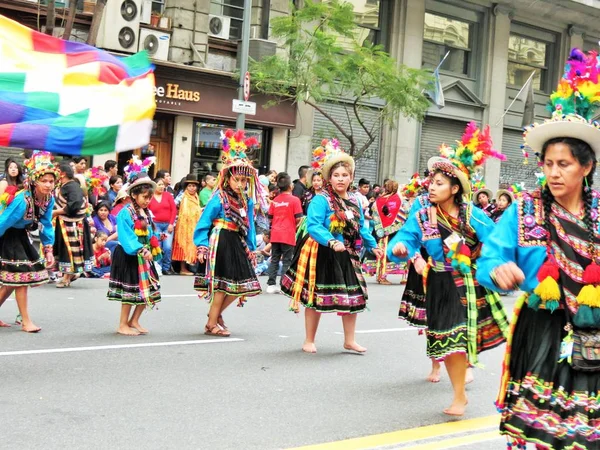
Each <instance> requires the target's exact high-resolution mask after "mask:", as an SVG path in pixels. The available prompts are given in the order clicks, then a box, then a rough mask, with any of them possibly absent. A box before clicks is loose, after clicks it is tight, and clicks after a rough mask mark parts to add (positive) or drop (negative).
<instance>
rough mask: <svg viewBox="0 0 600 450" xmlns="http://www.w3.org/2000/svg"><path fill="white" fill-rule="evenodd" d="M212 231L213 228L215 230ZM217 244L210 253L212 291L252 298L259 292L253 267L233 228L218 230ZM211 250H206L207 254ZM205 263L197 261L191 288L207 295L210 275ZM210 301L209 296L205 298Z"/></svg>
mask: <svg viewBox="0 0 600 450" xmlns="http://www.w3.org/2000/svg"><path fill="white" fill-rule="evenodd" d="M215 232H216V231H215ZM218 233H219V236H218V243H217V248H216V254H215V255H214V258H213V259H214V261H213V264H214V270H213V274H214V275H213V280H212V289H213V292H224V293H225V294H227V295H232V296H234V297H252V296H255V295H258V294H260V293H261V292H262V289H261V287H260V282H259V281H258V278H257V277H256V273H255V271H254V267H252V263H251V262H250V260H249V259H248V255H246V250H245V249H244V246H243V244H242V241H241V240H240V237H239V233H238V232H237V231H231V230H226V229H220V230H218ZM213 250H214V249H209V254H210V253H211V252H212V251H213ZM208 266H209V265H208V264H207V263H206V262H204V263H203V264H199V267H198V271H197V273H196V278H195V279H194V289H195V290H196V291H198V292H202V293H205V294H208V293H209V291H210V281H211V280H210V274H209V273H207V268H208ZM207 300H212V298H207Z"/></svg>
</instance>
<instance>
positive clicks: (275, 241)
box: [267, 172, 303, 294]
mask: <svg viewBox="0 0 600 450" xmlns="http://www.w3.org/2000/svg"><path fill="white" fill-rule="evenodd" d="M277 187H278V188H279V192H281V194H279V195H278V196H277V197H275V199H274V200H273V202H271V205H270V207H269V220H270V221H271V263H270V265H269V279H268V281H267V294H275V293H277V292H279V288H277V286H275V284H276V281H277V272H278V271H279V262H280V261H281V263H282V264H283V273H285V272H287V270H288V268H289V267H290V264H291V263H292V257H293V256H294V247H295V246H296V227H297V225H298V224H299V223H300V220H301V219H302V215H303V214H302V204H301V203H300V200H299V199H298V198H297V197H294V196H293V195H292V179H291V178H290V176H289V175H288V174H287V173H285V172H281V173H280V174H278V175H277Z"/></svg>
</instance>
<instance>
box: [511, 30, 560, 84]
mask: <svg viewBox="0 0 600 450" xmlns="http://www.w3.org/2000/svg"><path fill="white" fill-rule="evenodd" d="M552 47H553V45H552V43H551V42H547V41H543V40H541V39H536V38H533V37H530V36H526V35H524V34H521V33H514V32H511V34H510V37H509V39H508V72H507V74H506V83H507V84H508V85H510V86H514V87H518V88H520V87H521V86H523V85H524V84H525V82H526V81H527V79H528V78H529V77H530V76H531V74H532V73H533V72H535V74H534V75H533V88H534V89H535V90H537V91H542V92H548V89H549V86H550V82H549V81H550V73H549V72H550V71H549V67H551V65H552V62H551V60H552Z"/></svg>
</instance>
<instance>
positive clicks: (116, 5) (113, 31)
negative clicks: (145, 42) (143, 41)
mask: <svg viewBox="0 0 600 450" xmlns="http://www.w3.org/2000/svg"><path fill="white" fill-rule="evenodd" d="M141 13H142V0H111V1H109V2H107V4H106V6H105V8H104V13H103V15H102V22H101V23H100V29H99V30H98V38H97V39H96V46H97V47H101V48H105V49H107V50H116V51H118V52H126V53H135V52H137V51H138V37H139V32H140V19H141Z"/></svg>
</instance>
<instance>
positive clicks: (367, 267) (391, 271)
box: [362, 233, 407, 280]
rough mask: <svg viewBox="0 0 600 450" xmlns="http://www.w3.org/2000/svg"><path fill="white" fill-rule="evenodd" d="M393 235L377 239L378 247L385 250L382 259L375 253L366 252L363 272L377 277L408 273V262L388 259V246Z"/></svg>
mask: <svg viewBox="0 0 600 450" xmlns="http://www.w3.org/2000/svg"><path fill="white" fill-rule="evenodd" d="M395 234H396V233H394V234H392V235H391V236H386V237H384V238H381V239H378V240H377V247H378V248H380V249H381V250H382V251H383V254H384V257H383V258H382V259H380V260H378V259H377V258H375V255H374V254H373V253H371V252H367V253H365V256H364V257H363V266H362V267H363V272H364V273H365V274H367V275H369V276H375V275H376V276H377V279H378V280H379V279H381V278H385V277H387V276H388V275H406V270H407V269H406V263H405V262H401V263H395V262H392V261H389V260H388V259H387V256H385V255H387V248H388V243H389V241H390V240H391V239H392V237H393V236H394V235H395Z"/></svg>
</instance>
